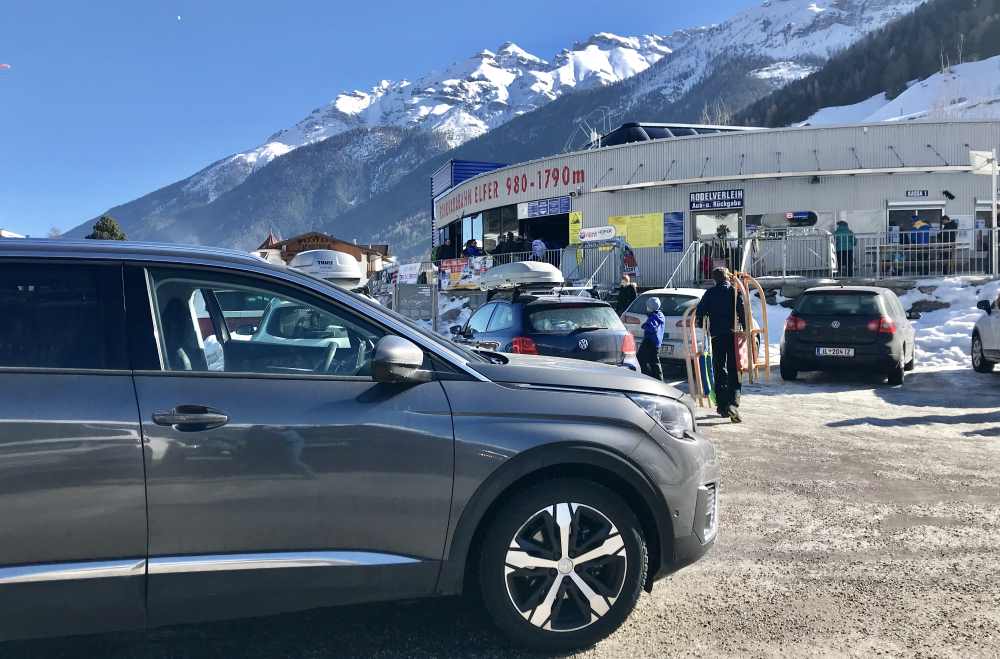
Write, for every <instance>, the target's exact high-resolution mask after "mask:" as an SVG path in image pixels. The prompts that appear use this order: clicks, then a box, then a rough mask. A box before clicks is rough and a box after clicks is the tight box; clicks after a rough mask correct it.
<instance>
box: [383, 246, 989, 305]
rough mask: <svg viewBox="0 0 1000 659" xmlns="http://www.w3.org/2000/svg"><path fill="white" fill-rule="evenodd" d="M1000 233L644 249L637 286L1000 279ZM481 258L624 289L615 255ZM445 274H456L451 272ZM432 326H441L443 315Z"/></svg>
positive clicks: (388, 300)
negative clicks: (726, 276)
mask: <svg viewBox="0 0 1000 659" xmlns="http://www.w3.org/2000/svg"><path fill="white" fill-rule="evenodd" d="M998 232H1000V230H998V229H959V230H955V231H938V232H936V233H934V234H932V233H930V232H927V231H910V232H898V231H890V232H883V233H866V234H860V233H859V234H855V235H854V236H853V238H840V239H838V237H837V236H835V235H830V234H814V235H788V234H787V233H778V232H775V233H772V234H765V235H761V236H757V237H754V238H750V239H748V240H745V241H743V242H739V241H736V240H733V239H715V238H713V239H710V240H707V241H703V242H699V241H696V242H692V243H690V244H689V245H688V247H687V248H686V249H685V250H684V251H683V252H664V251H663V249H662V248H660V247H647V248H637V249H634V250H632V252H633V254H634V255H635V259H636V268H635V270H636V277H635V279H636V281H637V282H638V284H639V286H640V287H642V288H654V287H660V286H678V287H680V286H699V285H701V284H702V283H703V282H704V281H705V280H707V279H709V278H710V276H711V271H712V269H713V268H715V267H717V266H720V265H723V266H725V267H727V268H730V269H739V270H741V271H743V272H747V273H749V274H751V275H752V276H754V277H756V278H768V277H771V278H787V277H807V278H836V279H851V280H859V281H881V280H888V279H917V278H921V277H937V276H977V275H978V276H995V274H996V273H997V272H998V267H997V258H998V248H997V245H998V242H1000V233H998ZM481 258H482V260H481V261H478V262H477V268H478V270H484V269H488V268H490V267H495V266H498V265H504V264H507V263H514V262H520V261H544V262H546V263H550V264H552V265H554V266H556V267H558V268H559V269H560V270H561V271H562V273H563V275H564V276H565V277H566V279H567V280H572V281H574V282H580V281H586V280H592V282H591V283H592V285H593V286H595V287H597V288H601V289H603V290H605V291H610V290H611V289H614V288H615V287H616V286H617V285H618V282H619V281H620V279H621V275H622V266H623V263H622V258H621V256H620V254H617V253H614V252H611V251H610V248H596V249H572V248H567V249H565V250H546V251H545V253H544V254H540V255H538V256H537V257H536V256H535V255H533V254H532V253H531V252H507V253H501V254H492V255H488V256H485V257H481ZM462 263H465V261H464V260H454V259H453V260H451V261H448V262H444V264H445V266H449V265H450V266H452V267H454V266H455V264H462ZM425 265H426V266H428V267H427V268H426V270H425V269H424V268H423V267H422V268H421V273H422V275H423V278H422V279H418V280H417V283H420V284H426V285H431V286H434V287H435V288H441V285H440V281H438V282H432V281H429V278H431V277H433V274H432V273H433V270H431V269H430V267H429V265H430V264H425ZM433 265H434V266H435V267H440V266H441V265H442V262H441V261H437V262H434V263H433ZM441 269H442V270H444V271H447V270H448V268H447V267H445V268H441ZM470 283H471V282H470ZM396 285H397V277H396V275H395V274H394V270H392V269H389V270H385V271H382V272H380V273H377V274H376V275H374V276H373V277H372V279H371V280H369V287H370V288H371V290H372V293H373V295H375V296H376V297H377V298H378V299H379V300H380V301H382V302H383V304H393V302H395V298H394V297H393V296H394V295H395V290H394V289H395V287H396ZM445 288H447V287H445ZM473 288H475V287H474V286H473ZM421 295H426V293H422V294H421ZM442 295H444V291H442ZM449 295H450V296H451V297H453V298H456V299H457V298H458V297H470V296H472V297H474V296H475V293H473V292H472V291H471V290H468V287H467V288H466V290H465V291H462V290H453V291H449ZM421 299H422V298H421ZM414 304H416V302H414ZM421 304H423V305H425V304H426V302H421ZM421 308H423V307H421ZM456 308H458V307H457V306H456ZM421 313H422V314H423V313H424V312H423V311H422V312H421ZM432 322H437V315H436V314H435V315H434V316H433V321H432Z"/></svg>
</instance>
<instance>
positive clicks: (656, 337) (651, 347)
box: [636, 297, 666, 380]
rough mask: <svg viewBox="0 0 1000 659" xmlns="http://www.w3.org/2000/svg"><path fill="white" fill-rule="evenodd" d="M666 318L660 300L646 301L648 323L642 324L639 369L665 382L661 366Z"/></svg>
mask: <svg viewBox="0 0 1000 659" xmlns="http://www.w3.org/2000/svg"><path fill="white" fill-rule="evenodd" d="M664 325H666V318H664V317H663V312H662V311H660V298H658V297H651V298H649V299H648V300H646V322H644V323H643V324H642V345H641V346H639V354H638V355H636V357H638V359H639V368H641V369H642V372H643V373H645V374H646V375H648V376H649V377H652V378H656V379H657V380H663V367H662V366H660V346H661V345H662V344H663V327H664Z"/></svg>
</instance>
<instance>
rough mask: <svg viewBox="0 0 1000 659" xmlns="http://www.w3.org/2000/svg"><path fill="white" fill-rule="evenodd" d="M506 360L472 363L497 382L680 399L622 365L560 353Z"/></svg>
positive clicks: (656, 383)
mask: <svg viewBox="0 0 1000 659" xmlns="http://www.w3.org/2000/svg"><path fill="white" fill-rule="evenodd" d="M504 357H506V358H507V359H509V360H510V361H509V362H508V363H507V364H481V363H470V364H469V366H471V367H472V368H474V369H475V370H477V371H478V372H480V373H482V374H483V375H485V376H486V377H487V378H489V379H490V380H493V381H494V382H505V383H510V384H534V385H540V386H548V387H567V388H577V389H602V390H609V391H617V392H621V393H626V392H628V393H638V394H652V395H654V396H667V397H669V398H673V399H675V400H679V399H680V398H681V396H682V395H683V394H682V393H681V392H680V391H678V390H677V389H675V388H674V387H670V386H667V385H665V384H663V383H662V382H659V381H657V380H654V379H653V378H650V377H646V376H645V375H642V374H640V373H636V372H635V371H631V370H629V369H627V368H623V367H621V366H610V365H608V364H601V363H598V362H588V361H582V360H579V359H563V358H561V357H539V356H533V355H512V354H506V353H505V354H504Z"/></svg>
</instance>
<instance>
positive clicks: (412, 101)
mask: <svg viewBox="0 0 1000 659" xmlns="http://www.w3.org/2000/svg"><path fill="white" fill-rule="evenodd" d="M922 1H923V0H816V1H815V2H813V1H811V0H766V1H765V2H764V3H763V4H761V5H759V6H757V7H753V8H751V9H748V10H746V11H743V12H741V13H739V14H737V15H736V16H734V17H732V18H730V19H728V20H726V21H724V22H722V23H719V24H716V25H711V26H705V27H698V28H693V29H688V30H679V31H676V32H674V33H672V34H670V35H668V36H659V35H656V34H650V35H646V36H633V37H621V36H617V35H614V34H610V33H599V34H596V35H593V36H592V37H590V38H588V39H586V40H584V41H582V42H579V43H576V44H574V45H573V46H572V47H570V48H567V49H565V50H563V51H561V52H559V53H557V54H556V55H555V56H554V57H551V58H549V59H548V60H546V59H543V58H542V57H539V56H538V55H535V54H532V53H529V52H527V51H525V50H523V49H521V48H519V47H518V46H517V45H515V44H513V43H509V42H508V43H505V44H502V45H501V46H500V47H499V48H497V49H496V50H483V51H481V52H479V53H476V54H475V55H473V56H471V57H469V58H467V59H465V60H462V61H459V62H455V63H453V64H451V65H450V66H448V67H445V68H444V69H442V70H440V71H435V72H430V73H427V74H425V75H423V76H421V77H419V78H417V79H415V80H413V81H409V80H401V81H381V82H379V83H378V84H376V85H375V86H373V87H372V88H371V89H369V90H367V91H351V92H344V93H341V94H339V95H338V96H336V97H335V98H334V100H333V101H331V102H330V103H329V104H327V105H326V106H323V107H321V108H318V109H316V110H314V111H313V112H311V113H310V114H309V115H308V116H307V117H306V118H304V119H303V120H302V121H300V122H298V123H297V124H295V125H294V126H291V127H289V128H286V129H283V130H279V131H277V132H276V133H274V134H273V135H271V136H270V137H269V138H267V139H266V140H265V141H264V142H263V143H262V144H261V145H259V146H257V147H255V148H253V149H249V150H247V151H244V152H241V153H237V154H233V155H231V156H228V157H226V158H223V159H221V160H219V161H217V162H215V163H213V164H211V165H209V166H208V167H206V168H205V169H203V170H201V171H200V172H197V173H195V174H194V175H192V176H191V177H189V178H187V179H184V180H182V181H179V182H177V183H175V184H173V185H170V186H167V187H165V188H163V189H161V190H157V191H155V192H152V193H150V194H148V195H145V196H144V197H142V198H140V199H137V200H135V201H133V202H129V203H127V204H123V205H122V206H118V207H116V208H112V209H110V211H109V212H110V213H111V214H112V215H113V216H115V217H116V218H117V219H118V220H119V222H120V223H121V224H122V226H123V227H124V228H125V230H126V231H127V233H128V234H129V236H131V237H134V238H140V239H149V240H173V241H186V242H196V243H206V244H220V245H226V246H236V247H243V248H250V247H253V246H254V245H253V243H255V242H256V241H258V240H259V236H257V233H260V227H267V228H273V229H275V230H277V231H279V232H282V233H290V232H292V231H296V230H298V229H299V228H301V227H306V228H315V229H320V230H325V231H329V232H331V233H334V234H337V233H350V237H357V238H358V239H359V240H361V241H368V240H371V239H373V237H375V236H378V237H379V238H380V239H381V240H383V241H385V240H393V241H396V240H400V241H401V242H400V243H399V244H398V249H400V250H404V251H411V250H412V251H420V250H422V249H424V247H425V244H424V243H426V241H427V235H428V234H427V231H426V209H427V200H426V198H425V195H426V180H427V177H428V176H429V173H430V171H431V170H432V169H433V167H435V166H437V164H438V163H439V162H441V161H442V160H443V158H444V157H445V155H454V157H477V158H480V159H491V160H496V161H502V162H513V161H516V160H524V159H528V158H533V157H539V156H543V155H548V154H550V153H553V152H557V151H559V150H561V149H563V148H564V147H565V146H566V144H567V138H569V137H570V135H571V134H572V130H573V128H572V127H573V126H574V122H575V121H576V120H577V119H580V118H581V117H585V116H587V115H588V114H591V113H593V111H594V109H595V108H598V107H604V108H608V109H609V110H610V119H607V117H606V119H607V123H608V124H610V123H612V122H617V121H618V120H619V119H620V120H627V119H644V120H674V121H684V120H689V121H698V120H699V119H702V118H703V116H702V113H703V109H704V108H707V107H708V105H709V103H710V102H711V103H714V104H715V105H717V106H719V105H724V104H725V103H729V104H731V105H730V107H729V110H731V111H735V110H738V109H740V108H742V107H744V106H745V105H747V104H749V103H752V102H753V101H755V100H757V99H759V98H761V97H763V96H764V95H766V94H768V93H769V92H771V91H773V90H775V89H777V88H779V87H782V86H783V85H785V84H787V83H788V82H790V81H794V80H799V79H802V78H804V77H805V76H807V75H809V74H810V73H811V72H812V71H814V70H815V69H816V68H817V67H819V66H821V65H822V64H823V63H824V62H825V61H826V60H827V59H828V58H829V57H830V56H831V55H832V54H834V53H835V52H837V51H839V50H841V49H843V48H845V47H847V46H849V45H851V44H852V43H854V42H855V41H856V40H857V39H858V38H860V37H861V36H862V35H864V34H865V33H866V32H868V31H871V30H874V29H877V28H879V27H882V26H883V25H885V24H886V23H887V22H888V21H890V20H892V19H893V18H895V17H897V16H900V15H903V14H905V13H907V12H909V11H911V10H912V9H913V8H914V7H916V6H917V5H919V4H920V3H921V2H922ZM716 118H717V119H718V120H720V121H724V120H726V117H725V116H719V117H716ZM603 127H611V126H603ZM417 136H423V138H421V139H419V140H418V139H416V138H417ZM331 138H336V140H335V141H336V144H337V145H338V149H339V150H340V151H347V152H350V153H351V154H352V158H353V159H354V160H353V162H355V163H356V165H357V169H356V171H355V172H351V171H348V169H347V168H345V166H346V165H347V164H348V163H349V162H351V161H344V160H343V159H342V158H341V157H340V156H339V155H338V154H335V152H334V150H333V149H329V148H327V149H320V150H313V151H310V153H309V155H307V156H303V157H295V155H296V154H297V153H298V152H299V151H302V150H303V149H306V148H309V149H312V148H313V147H317V146H318V145H321V144H324V143H325V142H327V141H329V140H331ZM473 138H479V139H476V140H475V141H473ZM466 145H474V146H473V148H472V149H466V148H465V146H466ZM449 149H451V150H452V151H449ZM445 152H448V153H447V154H446V153H445ZM320 156H322V157H326V158H334V159H336V163H337V164H336V166H335V167H333V168H332V169H330V170H329V172H330V175H331V176H337V177H352V176H353V177H354V178H355V179H356V180H352V181H350V182H343V181H339V179H338V181H330V180H320V179H319V178H317V177H315V176H309V175H308V171H307V169H306V163H310V166H316V164H317V162H318V161H317V158H318V157H320ZM421 156H422V159H423V160H422V162H421V161H419V159H420V157H421ZM404 161H405V162H406V163H407V168H406V169H404V170H399V169H396V170H393V169H392V168H393V167H398V166H399V164H400V163H402V162H404ZM274 168H278V169H274ZM272 170H273V171H272ZM265 173H266V174H267V175H265ZM280 186H284V187H280ZM261 200H267V202H268V203H267V204H265V206H264V207H263V208H262V207H261V206H260V205H259V204H260V203H261ZM279 202H280V203H279ZM342 223H345V224H343V225H342ZM409 224H413V225H415V226H413V227H410V226H408V225H409ZM404 225H407V226H404ZM416 225H419V226H416ZM345 227H346V228H345ZM357 227H364V229H363V231H360V232H359V230H358V229H357ZM87 230H89V223H85V224H84V225H81V226H80V227H78V228H77V229H74V230H73V231H71V232H69V233H70V235H78V234H79V235H82V234H83V233H85V232H86V231H87ZM265 233H266V231H265ZM400 236H405V237H406V238H405V240H403V239H402V238H400Z"/></svg>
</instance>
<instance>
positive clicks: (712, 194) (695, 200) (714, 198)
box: [689, 188, 743, 211]
mask: <svg viewBox="0 0 1000 659" xmlns="http://www.w3.org/2000/svg"><path fill="white" fill-rule="evenodd" d="M689 201H690V204H691V210H693V211H718V210H730V209H733V208H743V189H742V188H740V189H736V190H710V191H708V192H692V193H691V194H690V196H689Z"/></svg>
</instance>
